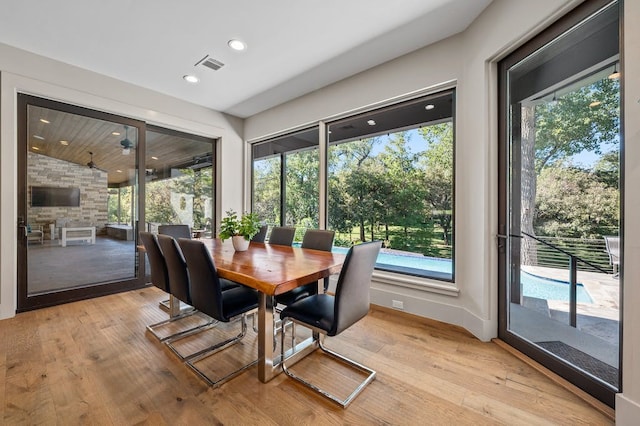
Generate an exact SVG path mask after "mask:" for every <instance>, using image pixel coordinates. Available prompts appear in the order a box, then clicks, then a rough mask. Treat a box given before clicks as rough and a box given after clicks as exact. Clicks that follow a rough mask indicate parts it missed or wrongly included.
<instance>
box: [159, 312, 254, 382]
mask: <svg viewBox="0 0 640 426" xmlns="http://www.w3.org/2000/svg"><path fill="white" fill-rule="evenodd" d="M240 321H241V324H242V325H241V330H240V333H239V334H238V335H237V336H235V337H232V338H230V339H227V340H225V341H223V342H219V343H216V344H215V345H213V346H210V347H209V348H206V349H203V350H201V351H198V352H196V353H195V354H192V355H190V356H188V357H186V358H185V359H186V364H187V366H189V368H191V369H192V370H193V371H194V372H195V373H196V374H197V375H198V376H200V378H202V379H203V380H204V381H205V382H206V383H207V384H208V385H209V386H213V387H218V386H220V385H222V384H223V383H224V382H226V381H227V380H229V379H231V378H233V377H235V376H237V375H238V374H240V373H242V372H243V371H245V370H247V369H249V368H251V367H252V366H253V365H255V364H256V363H257V362H258V359H257V358H256V359H255V360H253V361H251V362H249V363H248V364H245V365H243V366H242V367H240V368H238V369H237V370H234V371H232V372H230V373H228V374H226V375H225V376H223V377H222V378H220V379H218V380H214V379H212V378H210V377H209V376H207V375H206V373H205V372H204V371H202V370H201V369H199V368H198V367H197V366H196V365H195V363H196V362H198V361H201V360H203V359H204V358H207V357H209V356H213V355H215V354H216V353H218V352H220V351H222V350H223V349H226V348H227V347H230V346H233V345H234V344H236V343H238V342H239V341H240V340H242V338H243V337H244V335H245V334H246V332H247V320H246V314H242V317H241V318H240ZM168 346H169V347H171V346H170V345H168ZM172 349H173V348H172ZM174 352H175V350H174Z"/></svg>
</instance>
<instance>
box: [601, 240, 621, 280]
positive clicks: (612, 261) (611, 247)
mask: <svg viewBox="0 0 640 426" xmlns="http://www.w3.org/2000/svg"><path fill="white" fill-rule="evenodd" d="M603 238H604V243H605V246H606V247H607V254H608V255H609V265H611V267H612V269H613V276H614V277H617V276H618V268H619V267H620V237H616V236H604V237H603Z"/></svg>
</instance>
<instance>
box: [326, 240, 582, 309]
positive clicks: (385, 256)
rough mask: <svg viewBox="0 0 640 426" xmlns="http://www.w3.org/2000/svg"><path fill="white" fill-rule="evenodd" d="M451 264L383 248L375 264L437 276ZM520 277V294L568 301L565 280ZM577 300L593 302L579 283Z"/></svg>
mask: <svg viewBox="0 0 640 426" xmlns="http://www.w3.org/2000/svg"><path fill="white" fill-rule="evenodd" d="M348 250H349V249H348V248H346V247H334V248H333V250H332V251H333V252H334V253H343V254H346V253H347V251H348ZM451 265H452V262H451V260H448V259H438V258H435V257H425V256H416V255H411V254H407V255H404V254H400V253H397V252H388V251H385V250H384V249H382V251H380V254H379V255H378V260H377V262H376V266H377V267H380V268H382V269H386V268H385V267H391V268H394V269H407V270H415V271H423V272H424V271H429V272H433V273H436V274H437V275H438V276H441V275H448V276H449V277H451V272H452V271H451V269H452V268H451ZM520 279H521V280H522V294H523V295H524V296H527V297H535V298H538V299H544V300H559V301H565V302H568V301H569V283H568V282H567V281H558V280H553V279H550V278H543V277H539V276H537V275H533V274H529V273H527V272H524V271H522V272H521V275H520ZM577 301H578V303H593V299H591V296H589V293H588V292H587V290H586V289H585V288H584V286H583V285H582V284H580V283H578V286H577Z"/></svg>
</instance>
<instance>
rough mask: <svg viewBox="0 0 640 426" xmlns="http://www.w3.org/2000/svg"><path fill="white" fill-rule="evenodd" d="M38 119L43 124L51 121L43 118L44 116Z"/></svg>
mask: <svg viewBox="0 0 640 426" xmlns="http://www.w3.org/2000/svg"><path fill="white" fill-rule="evenodd" d="M40 121H41V122H43V123H45V124H49V123H51V122H50V121H49V120H45V119H44V118H41V119H40Z"/></svg>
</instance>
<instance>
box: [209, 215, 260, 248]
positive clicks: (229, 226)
mask: <svg viewBox="0 0 640 426" xmlns="http://www.w3.org/2000/svg"><path fill="white" fill-rule="evenodd" d="M226 214H227V216H225V217H224V218H223V219H222V221H221V222H220V234H219V236H220V239H221V240H222V241H224V240H226V239H229V238H231V242H232V243H233V248H234V249H235V250H236V251H245V250H247V249H248V248H249V243H250V242H251V238H253V236H254V235H256V234H257V233H258V231H260V220H259V219H258V215H256V214H255V213H245V214H243V215H242V216H241V217H240V218H238V214H237V213H236V212H235V211H234V210H233V209H231V210H227V212H226Z"/></svg>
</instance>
